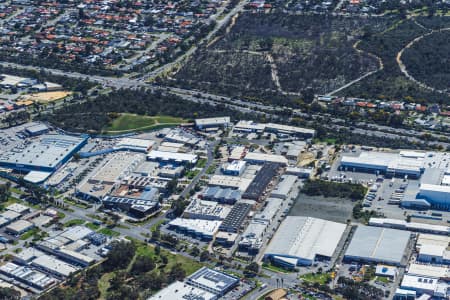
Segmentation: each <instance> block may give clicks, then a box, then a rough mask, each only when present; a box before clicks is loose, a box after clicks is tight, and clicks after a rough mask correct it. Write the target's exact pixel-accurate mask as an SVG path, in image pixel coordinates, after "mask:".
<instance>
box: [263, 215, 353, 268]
mask: <svg viewBox="0 0 450 300" xmlns="http://www.w3.org/2000/svg"><path fill="white" fill-rule="evenodd" d="M345 228H346V225H345V224H341V223H336V222H331V221H326V220H322V219H316V218H310V217H294V216H289V217H287V218H286V219H285V220H284V221H283V223H281V225H280V227H279V229H278V231H277V232H276V233H275V235H274V237H273V238H272V240H271V241H270V244H269V245H268V247H267V249H266V251H265V253H264V259H270V260H272V262H274V263H276V264H279V265H282V266H285V267H288V268H294V267H295V266H297V265H312V264H313V262H314V261H315V260H317V259H331V257H332V256H333V254H334V252H335V250H336V248H337V246H338V244H339V241H340V240H341V238H342V236H343V234H344V231H345Z"/></svg>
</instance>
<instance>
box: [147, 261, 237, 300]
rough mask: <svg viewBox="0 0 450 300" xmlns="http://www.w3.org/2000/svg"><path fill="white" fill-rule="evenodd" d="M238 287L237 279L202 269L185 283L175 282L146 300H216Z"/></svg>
mask: <svg viewBox="0 0 450 300" xmlns="http://www.w3.org/2000/svg"><path fill="white" fill-rule="evenodd" d="M238 285H239V278H238V277H235V276H232V275H229V274H225V273H222V272H219V271H216V270H212V269H209V268H206V267H203V268H201V269H200V270H198V271H197V272H195V273H194V274H192V275H191V276H189V277H188V278H187V279H186V281H185V282H181V281H176V282H174V283H172V284H171V285H169V286H168V287H166V288H164V289H163V290H161V291H159V292H158V293H156V294H155V295H153V296H151V297H150V298H149V299H148V300H163V299H174V300H175V299H180V300H181V299H192V300H194V299H197V300H217V299H220V298H221V296H223V295H225V294H226V293H227V292H229V291H230V290H232V289H233V288H235V287H236V286H238Z"/></svg>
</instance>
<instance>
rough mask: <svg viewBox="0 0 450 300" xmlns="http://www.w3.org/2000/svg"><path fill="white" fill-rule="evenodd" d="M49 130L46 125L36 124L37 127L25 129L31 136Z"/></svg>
mask: <svg viewBox="0 0 450 300" xmlns="http://www.w3.org/2000/svg"><path fill="white" fill-rule="evenodd" d="M48 129H49V128H48V126H47V125H45V124H36V125H32V126H29V127H27V128H25V130H26V131H28V132H29V133H31V134H34V133H39V132H42V131H46V130H48Z"/></svg>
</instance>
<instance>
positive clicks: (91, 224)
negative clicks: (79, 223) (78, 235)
mask: <svg viewBox="0 0 450 300" xmlns="http://www.w3.org/2000/svg"><path fill="white" fill-rule="evenodd" d="M84 226H86V227H87V228H89V229H92V230H97V229H99V228H100V225H97V224H94V223H90V222H89V223H86V224H84Z"/></svg>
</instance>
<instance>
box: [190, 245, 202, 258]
mask: <svg viewBox="0 0 450 300" xmlns="http://www.w3.org/2000/svg"><path fill="white" fill-rule="evenodd" d="M199 254H200V249H198V247H197V246H195V247H194V248H192V250H191V255H192V256H194V257H197V256H199Z"/></svg>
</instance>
